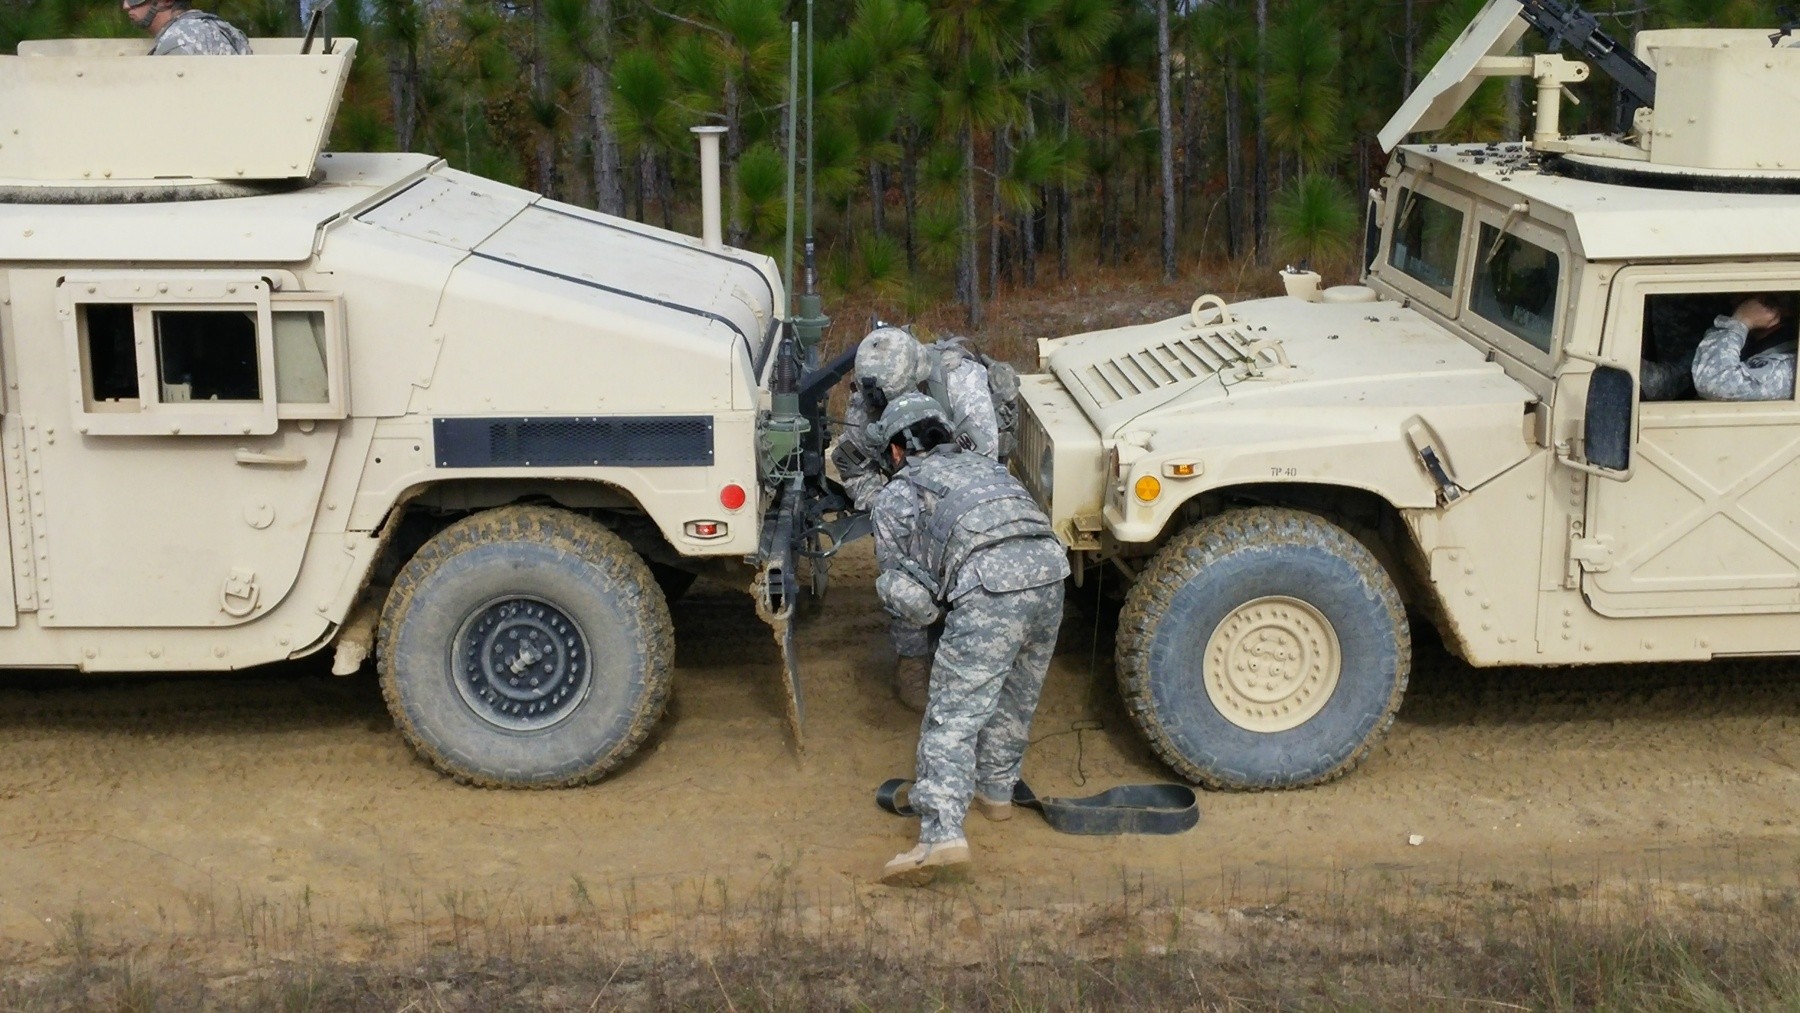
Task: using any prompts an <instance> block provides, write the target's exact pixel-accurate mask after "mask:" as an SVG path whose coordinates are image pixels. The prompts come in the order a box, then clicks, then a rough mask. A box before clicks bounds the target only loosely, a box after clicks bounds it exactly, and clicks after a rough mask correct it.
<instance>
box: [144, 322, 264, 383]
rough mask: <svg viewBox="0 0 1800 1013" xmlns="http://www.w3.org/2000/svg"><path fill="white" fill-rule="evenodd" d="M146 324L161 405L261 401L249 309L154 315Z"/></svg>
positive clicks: (253, 325)
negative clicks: (152, 338) (151, 333)
mask: <svg viewBox="0 0 1800 1013" xmlns="http://www.w3.org/2000/svg"><path fill="white" fill-rule="evenodd" d="M152 319H153V320H154V321H155V333H156V379H157V383H158V384H160V387H159V392H158V400H159V401H161V402H162V403H163V404H189V403H192V402H196V401H261V400H262V384H261V382H260V378H259V375H258V374H259V372H260V371H259V369H258V366H257V362H256V313H255V311H254V310H250V309H242V308H233V309H218V310H188V309H184V310H156V311H153V313H152Z"/></svg>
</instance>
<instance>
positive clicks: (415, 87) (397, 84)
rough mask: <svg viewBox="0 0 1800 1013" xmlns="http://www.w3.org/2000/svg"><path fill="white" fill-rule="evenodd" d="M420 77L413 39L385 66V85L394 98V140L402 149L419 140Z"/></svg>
mask: <svg viewBox="0 0 1800 1013" xmlns="http://www.w3.org/2000/svg"><path fill="white" fill-rule="evenodd" d="M419 78H420V73H419V50H418V43H417V42H413V43H409V44H408V45H407V47H406V52H405V53H403V54H401V55H400V58H399V59H397V60H395V61H394V62H393V63H392V64H391V65H390V66H389V70H388V88H389V90H390V91H391V92H392V93H393V102H394V144H395V145H396V146H397V147H398V148H399V149H400V150H401V151H411V150H413V146H414V144H415V143H416V142H417V141H418V130H419Z"/></svg>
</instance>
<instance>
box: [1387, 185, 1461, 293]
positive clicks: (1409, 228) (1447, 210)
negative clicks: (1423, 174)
mask: <svg viewBox="0 0 1800 1013" xmlns="http://www.w3.org/2000/svg"><path fill="white" fill-rule="evenodd" d="M1462 225H1463V215H1462V212H1461V211H1458V210H1456V209H1455V208H1451V207H1446V206H1445V205H1443V204H1440V203H1438V202H1437V201H1434V200H1432V199H1431V198H1430V197H1426V196H1423V195H1422V194H1420V193H1418V192H1417V191H1414V190H1410V189H1409V190H1401V191H1400V218H1399V221H1398V222H1397V223H1396V224H1395V228H1394V243H1393V247H1392V250H1391V251H1390V252H1389V254H1388V263H1390V264H1392V265H1393V266H1395V267H1397V268H1399V269H1400V270H1402V271H1404V272H1406V273H1407V274H1408V275H1410V276H1412V277H1414V278H1417V279H1418V280H1420V281H1422V282H1424V283H1425V284H1427V285H1430V286H1431V287H1432V288H1434V289H1436V290H1437V291H1439V292H1442V293H1443V294H1444V295H1449V294H1450V289H1451V288H1452V287H1454V286H1455V284H1456V252H1457V247H1458V245H1460V243H1461V240H1462Z"/></svg>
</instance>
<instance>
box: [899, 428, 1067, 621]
mask: <svg viewBox="0 0 1800 1013" xmlns="http://www.w3.org/2000/svg"><path fill="white" fill-rule="evenodd" d="M894 480H895V481H903V482H906V483H908V484H910V485H911V486H912V487H913V488H914V489H915V490H917V491H918V494H919V499H920V501H921V503H922V505H923V509H922V510H921V511H920V522H921V524H922V525H923V527H924V531H923V534H924V536H925V539H924V540H925V545H924V549H925V559H924V560H922V561H921V562H922V563H923V565H922V567H921V569H923V570H924V571H925V572H924V573H922V574H921V573H917V572H914V574H913V575H914V576H915V577H926V578H929V581H930V582H929V583H928V584H927V585H926V586H927V588H928V589H930V590H931V591H932V593H933V594H934V595H935V596H936V597H937V598H938V599H939V600H940V601H941V600H943V599H944V598H946V597H947V596H949V594H950V593H951V592H952V591H953V590H955V588H956V579H957V576H958V574H960V573H961V572H962V568H963V564H964V563H966V562H968V561H969V557H970V556H973V555H974V554H975V553H976V552H979V551H980V550H982V549H986V548H991V547H993V546H995V545H999V544H1001V543H1002V542H1011V541H1017V540H1019V539H1023V538H1049V539H1055V537H1056V532H1055V531H1053V530H1052V529H1051V527H1050V519H1049V518H1048V517H1046V516H1044V511H1043V510H1041V509H1039V507H1038V505H1037V501H1036V500H1033V499H1032V498H1031V494H1030V493H1027V492H1026V491H1025V487H1024V486H1022V485H1020V484H1019V482H1018V480H1017V479H1015V478H1013V477H1012V474H1011V473H1009V472H1008V471H1007V470H1006V466H1005V465H1002V464H1000V463H999V462H997V461H993V460H990V459H989V458H986V457H983V456H981V455H980V454H972V453H958V452H954V451H949V452H946V451H938V452H935V453H931V454H927V455H924V456H922V457H915V458H912V459H911V460H909V461H908V462H907V465H906V467H904V468H902V469H900V471H899V473H898V474H896V475H895V476H894Z"/></svg>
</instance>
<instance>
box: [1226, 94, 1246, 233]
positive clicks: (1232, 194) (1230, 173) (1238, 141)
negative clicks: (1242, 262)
mask: <svg viewBox="0 0 1800 1013" xmlns="http://www.w3.org/2000/svg"><path fill="white" fill-rule="evenodd" d="M1243 104H1244V102H1243V85H1242V83H1241V82H1239V80H1238V70H1237V67H1236V66H1235V65H1234V64H1231V63H1227V64H1226V65H1225V255H1226V256H1228V257H1230V258H1231V259H1233V260H1236V259H1237V258H1238V257H1239V256H1241V255H1242V253H1243V250H1242V248H1241V247H1240V245H1239V242H1238V240H1239V238H1240V237H1241V236H1242V235H1243V231H1242V230H1243V228H1244V139H1243V137H1242V136H1240V134H1241V132H1242V130H1243V123H1242V120H1243V109H1242V106H1243Z"/></svg>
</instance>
